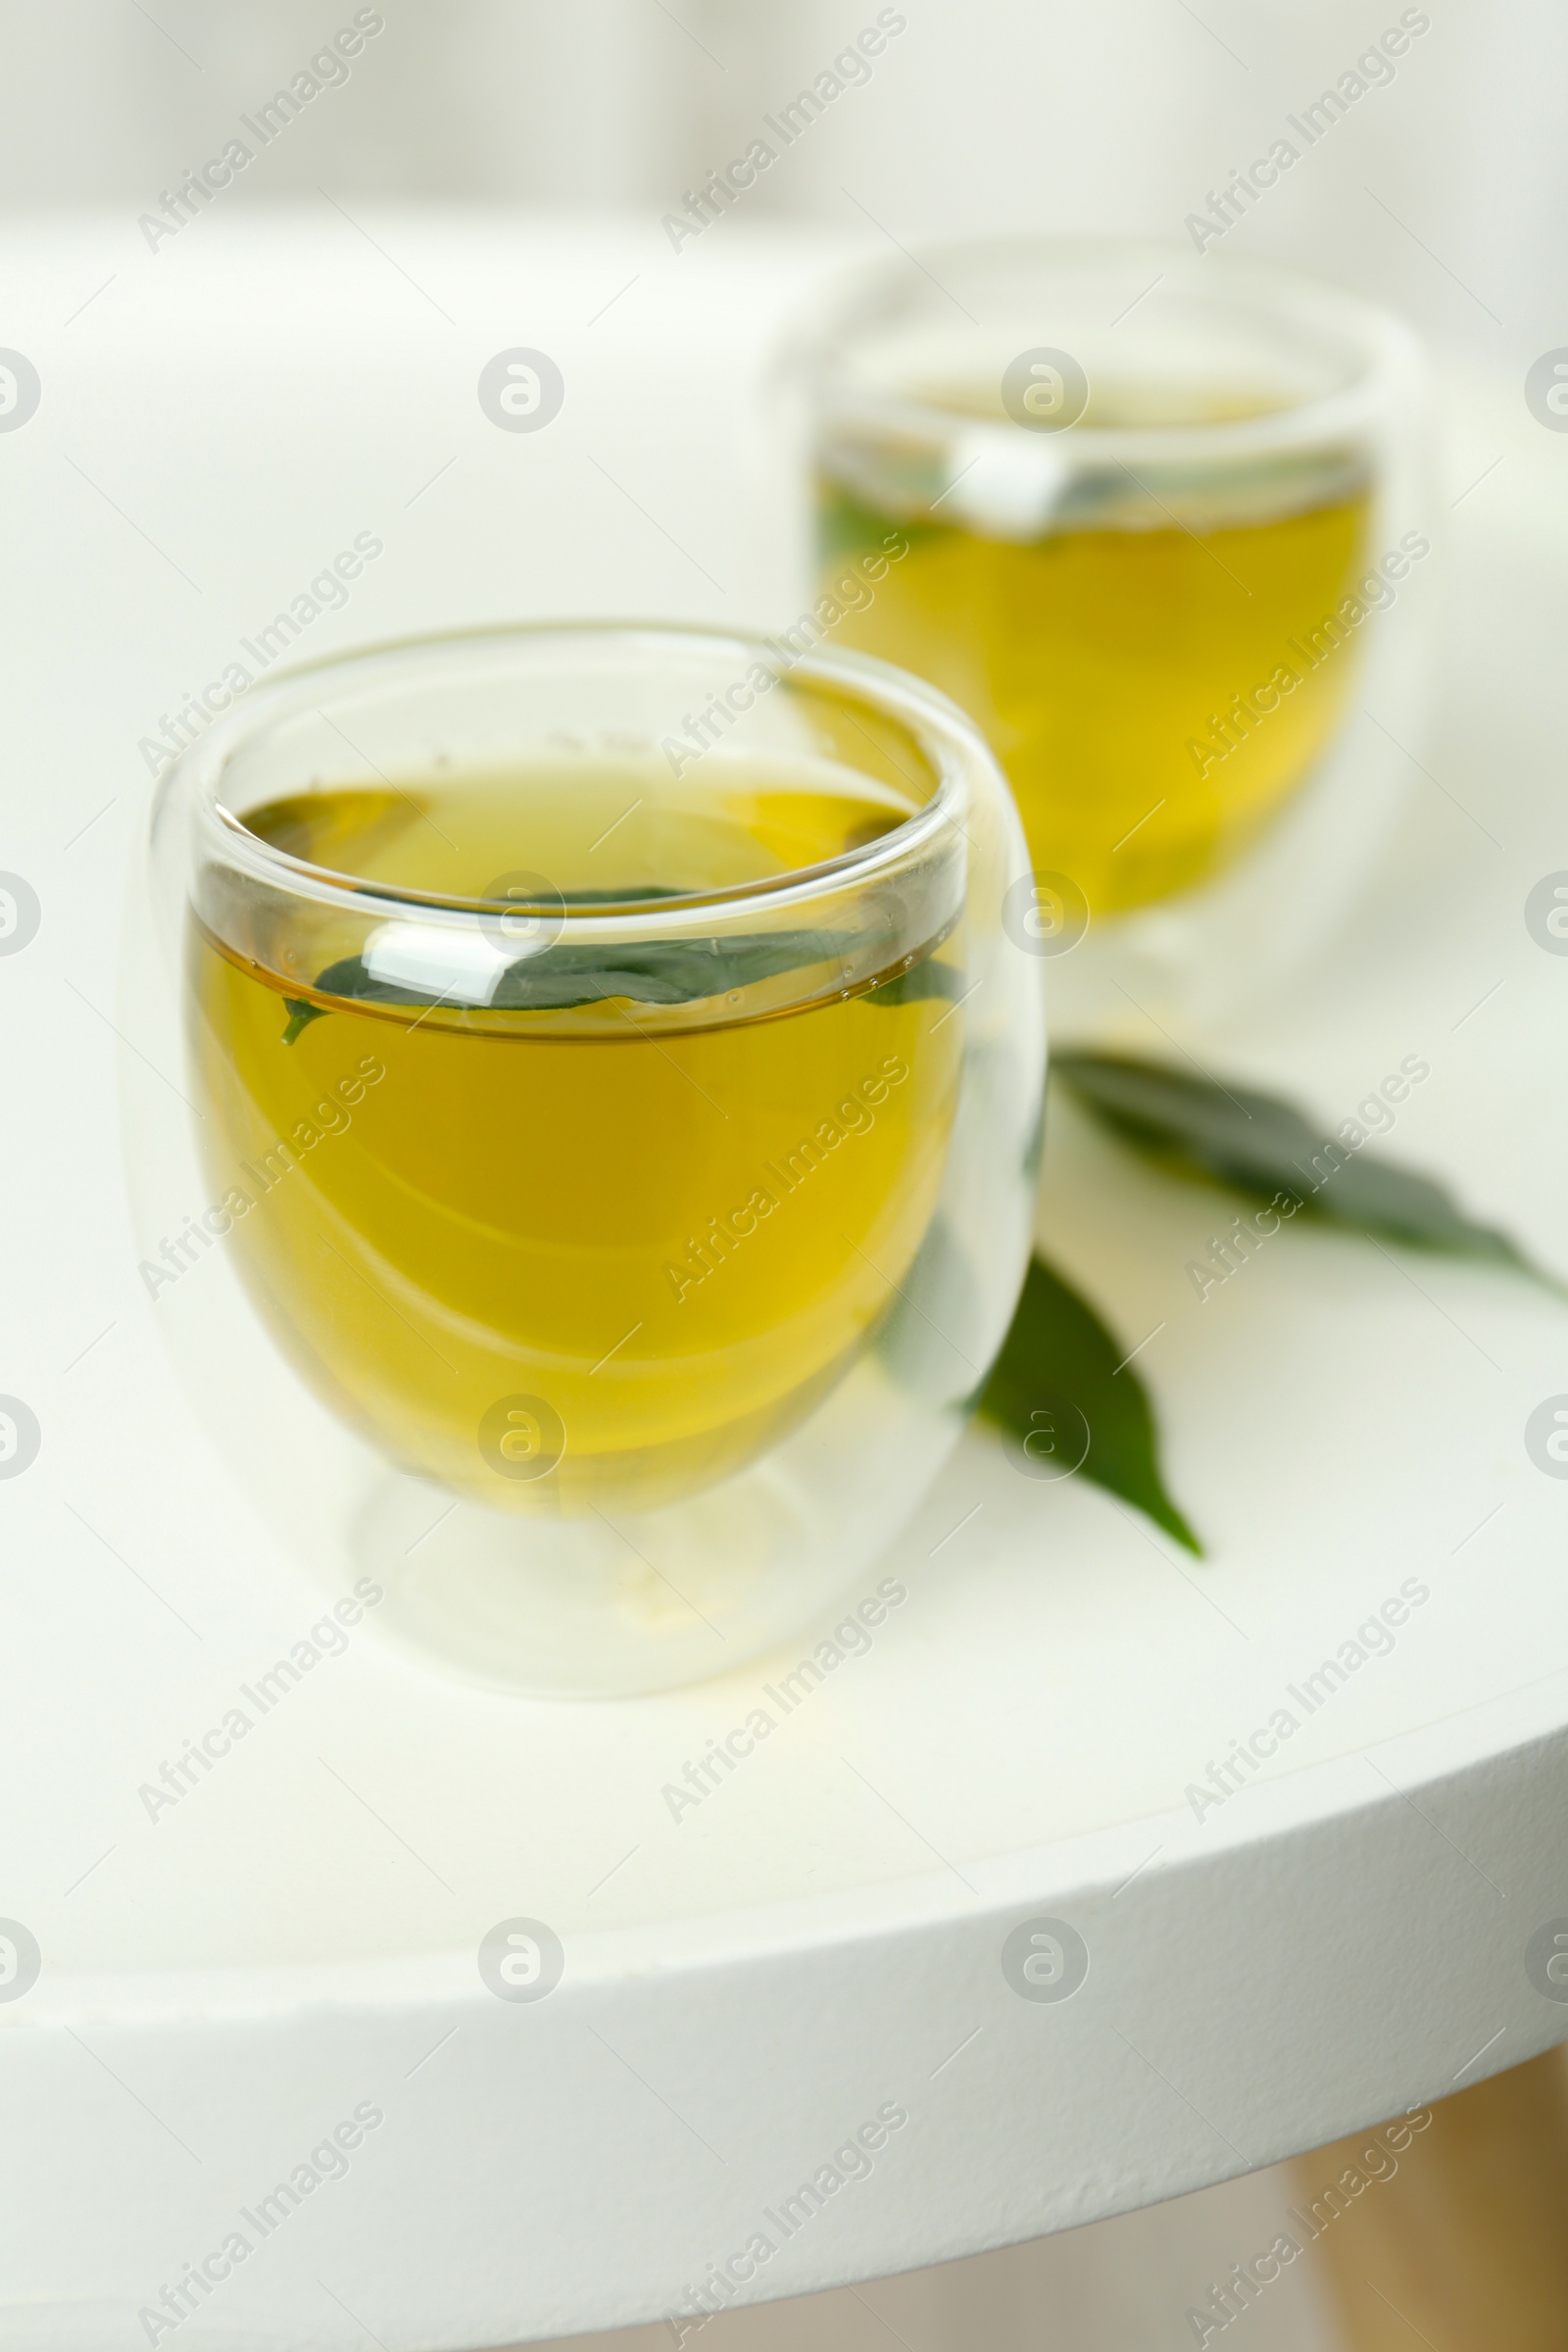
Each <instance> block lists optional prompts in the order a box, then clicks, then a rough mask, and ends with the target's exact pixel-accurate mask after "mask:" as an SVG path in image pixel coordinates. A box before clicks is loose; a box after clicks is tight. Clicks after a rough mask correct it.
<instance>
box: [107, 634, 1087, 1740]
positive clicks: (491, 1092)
mask: <svg viewBox="0 0 1568 2352" xmlns="http://www.w3.org/2000/svg"><path fill="white" fill-rule="evenodd" d="M153 844H154V849H153V856H154V879H155V885H156V891H157V897H158V904H159V907H160V919H161V927H162V929H163V931H164V934H165V936H166V939H167V941H168V942H169V943H170V947H171V951H172V963H171V968H172V972H173V974H174V985H173V989H172V1001H173V1000H174V999H177V1013H178V1020H179V1025H180V1028H181V1030H182V1040H181V1044H180V1047H179V1053H180V1057H181V1058H182V1060H183V1064H184V1070H185V1078H184V1082H183V1092H184V1094H185V1095H186V1097H187V1098H188V1100H189V1103H190V1106H191V1108H192V1110H193V1111H194V1113H195V1116H194V1118H193V1119H190V1118H182V1119H181V1121H180V1130H181V1135H182V1136H183V1137H185V1138H186V1139H187V1140H186V1141H185V1143H184V1146H183V1156H182V1155H181V1152H178V1151H172V1152H165V1155H164V1160H163V1163H162V1171H163V1172H162V1175H161V1177H160V1178H156V1179H155V1180H154V1181H153V1182H152V1183H151V1186H150V1188H149V1187H147V1186H144V1187H143V1221H144V1225H145V1227H146V1230H147V1232H148V1234H149V1235H151V1234H152V1232H153V1229H154V1227H155V1226H156V1227H157V1228H158V1229H159V1231H160V1232H161V1234H162V1236H163V1238H164V1240H165V1241H166V1242H167V1239H168V1235H169V1232H170V1230H171V1227H172V1226H177V1225H178V1223H179V1219H178V1216H177V1214H176V1211H177V1210H178V1208H179V1207H180V1205H181V1204H183V1205H184V1206H185V1208H187V1209H190V1208H191V1206H192V1204H193V1203H195V1202H197V1201H199V1202H200V1203H201V1204H202V1205H201V1208H200V1210H199V1211H197V1212H196V1213H195V1214H194V1215H188V1216H187V1217H186V1219H185V1228H186V1230H187V1232H188V1233H189V1234H190V1235H191V1236H193V1246H192V1250H191V1258H190V1262H189V1263H188V1264H187V1263H185V1262H184V1260H183V1259H182V1258H176V1257H173V1256H171V1257H170V1258H169V1259H168V1260H167V1262H168V1263H169V1264H171V1265H176V1264H177V1265H178V1269H179V1270H178V1276H177V1279H173V1278H172V1279H171V1280H170V1281H169V1282H168V1284H167V1285H165V1286H153V1285H150V1286H149V1287H153V1288H154V1292H155V1303H156V1305H157V1307H158V1310H159V1312H160V1314H161V1315H163V1316H165V1317H167V1318H168V1319H169V1323H168V1327H169V1328H170V1329H171V1331H172V1332H175V1331H177V1332H180V1333H182V1334H183V1339H182V1340H181V1341H180V1342H179V1343H178V1344H177V1349H176V1351H179V1352H182V1354H183V1356H184V1360H186V1362H187V1365H188V1367H189V1369H190V1370H191V1372H192V1374H193V1385H194V1387H195V1388H196V1389H197V1390H198V1391H199V1392H200V1393H201V1395H202V1397H203V1400H204V1402H205V1403H206V1405H207V1406H208V1408H209V1410H210V1411H211V1412H214V1413H216V1415H217V1417H218V1419H219V1421H220V1422H221V1426H222V1428H223V1430H224V1432H225V1444H226V1445H227V1446H228V1448H229V1450H230V1452H231V1453H232V1454H235V1455H237V1456H238V1457H240V1458H241V1459H242V1461H243V1464H244V1465H245V1466H247V1467H248V1468H249V1469H250V1470H251V1471H252V1472H253V1473H255V1474H256V1482H257V1484H258V1485H259V1487H261V1488H263V1489H265V1490H266V1491H267V1492H268V1494H269V1495H270V1503H271V1506H272V1510H273V1515H274V1518H275V1517H276V1516H277V1515H278V1513H279V1511H280V1512H281V1515H282V1518H283V1521H284V1524H285V1526H286V1527H287V1530H288V1532H289V1535H290V1537H291V1539H292V1541H293V1543H294V1544H295V1546H296V1548H300V1549H303V1550H309V1551H311V1552H312V1553H313V1554H323V1553H324V1554H326V1555H328V1557H327V1559H326V1563H325V1565H326V1573H327V1574H328V1575H329V1576H335V1577H338V1578H341V1579H342V1580H343V1585H344V1589H345V1590H348V1589H350V1588H351V1587H352V1586H353V1584H354V1581H355V1579H356V1578H358V1577H365V1578H368V1579H369V1580H371V1581H372V1582H373V1584H374V1586H375V1588H376V1589H377V1590H378V1592H380V1593H383V1594H384V1595H385V1598H384V1600H383V1601H381V1602H380V1603H378V1605H377V1613H376V1615H377V1623H379V1624H381V1625H383V1626H385V1627H388V1628H389V1629H391V1630H392V1631H393V1632H394V1633H395V1634H398V1635H400V1636H401V1637H402V1638H403V1639H405V1640H406V1641H408V1642H410V1643H412V1644H413V1645H414V1646H415V1647H416V1648H417V1649H419V1650H420V1651H422V1652H423V1653H424V1654H425V1655H432V1654H433V1655H437V1656H444V1657H445V1658H446V1659H447V1660H448V1661H449V1662H450V1663H452V1664H455V1665H457V1666H458V1667H460V1668H461V1669H462V1670H463V1671H464V1672H466V1673H468V1674H472V1675H475V1676H477V1677H479V1678H480V1679H484V1680H488V1681H490V1682H493V1683H498V1684H502V1685H505V1686H507V1687H511V1688H521V1689H525V1690H531V1691H546V1692H556V1693H592V1692H601V1691H626V1690H636V1689H647V1688H653V1687H657V1686H659V1685H661V1684H667V1683H672V1682H678V1681H683V1680H687V1679H690V1678H692V1677H694V1676H700V1675H703V1674H709V1673H716V1672H719V1671H721V1670H724V1669H727V1668H729V1667H731V1666H733V1665H735V1664H737V1663H738V1662H739V1661H740V1660H741V1659H742V1658H744V1657H745V1656H747V1655H748V1654H750V1653H751V1652H753V1651H755V1650H757V1649H760V1648H761V1647H764V1646H766V1645H768V1644H769V1643H771V1642H776V1641H778V1640H780V1639H782V1638H783V1637H784V1635H785V1634H787V1633H790V1632H793V1631H794V1630H796V1629H797V1628H798V1627H799V1625H800V1624H801V1623H802V1622H803V1621H804V1620H805V1619H807V1618H809V1616H810V1615H811V1614H812V1612H813V1611H816V1610H819V1609H821V1608H825V1607H826V1606H828V1604H829V1603H830V1602H832V1601H834V1600H835V1599H837V1598H839V1597H841V1596H842V1595H843V1594H844V1593H846V1591H847V1590H849V1589H850V1588H851V1587H852V1586H853V1584H854V1580H855V1578H856V1577H857V1576H858V1575H861V1576H870V1583H869V1585H868V1588H867V1590H868V1591H869V1592H872V1593H874V1589H875V1584H876V1578H875V1577H874V1576H871V1574H870V1572H871V1570H872V1567H873V1564H874V1563H875V1561H876V1558H877V1555H878V1554H879V1553H880V1552H881V1551H882V1550H883V1549H884V1548H885V1547H886V1545H887V1544H888V1543H889V1541H890V1540H891V1538H892V1537H893V1536H894V1534H895V1533H896V1532H897V1529H898V1527H899V1526H900V1524H901V1523H902V1521H903V1520H904V1519H905V1518H906V1517H907V1514H908V1512H909V1511H910V1510H911V1509H912V1508H913V1507H914V1505H915V1503H916V1502H917V1501H918V1499H919V1497H920V1495H922V1494H923V1492H924V1491H925V1489H926V1488H927V1487H928V1486H929V1484H930V1483H931V1480H932V1479H933V1477H934V1476H935V1475H936V1472H937V1470H938V1468H939V1467H940V1465H941V1462H942V1460H943V1458H944V1457H945V1455H946V1454H947V1452H948V1450H949V1449H950V1447H951V1446H952V1445H953V1443H954V1441H955V1440H956V1437H957V1435H958V1433H959V1431H960V1429H961V1427H962V1425H963V1421H964V1418H965V1415H966V1412H967V1410H968V1407H969V1404H970V1402H971V1401H972V1399H973V1397H974V1394H975V1392H976V1390H977V1388H978V1387H979V1386H980V1384H981V1383H982V1381H983V1379H984V1376H985V1373H986V1370H987V1368H988V1366H989V1364H990V1363H991V1361H992V1358H993V1356H994V1355H995V1353H996V1350H997V1348H999V1346H1000V1344H1001V1342H1002V1339H1003V1337H1004V1335H1005V1330H1006V1327H1007V1323H1008V1319H1009V1316H1010V1314H1011V1310H1012V1306H1013V1303H1014V1300H1015V1298H1016V1295H1017V1291H1018V1288H1019V1285H1020V1282H1021V1280H1022V1275H1023V1271H1024V1267H1025V1264H1026V1262H1027V1253H1028V1249H1029V1235H1030V1227H1031V1206H1032V1197H1033V1181H1034V1165H1035V1158H1036V1154H1037V1151H1038V1140H1039V1123H1040V1104H1041V1091H1042V1085H1043V1079H1044V1067H1045V1046H1044V1033H1043V1016H1042V1008H1041V1001H1040V971H1041V962H1040V958H1039V957H1038V956H1037V955H1035V954H1033V953H1032V952H1031V947H1030V943H1029V941H1028V939H1027V937H1026V936H1025V935H1023V934H1022V933H1020V931H1019V927H1018V925H1017V923H1016V922H1015V921H1007V920H1005V903H1006V902H1007V894H1008V892H1009V890H1011V891H1013V892H1014V893H1016V890H1017V887H1018V885H1019V883H1020V881H1022V882H1023V884H1024V886H1025V888H1027V886H1028V879H1027V878H1028V857H1027V852H1026V849H1025V846H1024V842H1023V838H1022V834H1021V830H1020V828H1019V825H1018V821H1017V817H1016V814H1015V812H1014V809H1013V808H1012V804H1011V802H1010V800H1009V798H1008V795H1007V793H1006V789H1005V785H1004V783H1003V781H1002V778H1001V776H1000V774H999V772H998V770H997V767H996V764H995V762H994V760H992V758H991V756H990V754H989V752H988V751H987V749H986V747H985V744H984V742H983V741H982V739H981V738H980V736H979V734H978V732H977V731H976V729H975V728H974V727H973V726H972V724H971V723H970V722H969V721H968V720H967V719H965V718H964V717H963V716H962V714H961V713H960V712H959V711H956V709H954V708H953V706H952V705H951V704H949V703H948V702H947V701H946V700H945V699H944V698H943V697H942V696H941V695H940V694H938V693H936V692H935V691H933V690H932V689H931V688H930V687H929V686H928V685H926V684H925V683H923V682H921V681H918V680H916V679H913V678H910V677H907V676H905V675H902V674H900V673H899V672H897V671H895V670H893V669H891V668H888V667H887V666H885V665H884V664H882V663H880V662H875V661H870V660H867V659H865V658H863V657H859V656H856V655H853V654H850V653H841V652H838V651H833V652H827V653H813V654H809V655H806V656H799V655H796V654H794V653H793V652H791V651H790V650H789V649H788V648H780V647H778V646H775V645H773V644H771V643H770V642H769V641H767V640H765V639H763V638H760V637H751V636H747V635H742V634H730V633H720V632H704V631H699V630H691V629H680V628H660V627H635V626H624V627H622V626H603V627H600V626H588V625H583V626H566V625H562V626H540V627H519V628H504V629H493V630H485V631H479V632H475V633H471V634H466V635H459V636H453V637H446V638H438V639H432V640H429V641H426V642H420V643H412V644H406V645H399V646H393V647H388V648H386V649H383V650H377V651H372V652H369V653H365V654H359V655H355V656H351V657H348V658H345V659H343V660H339V661H333V662H327V663H324V664H322V665H320V666H319V667H316V668H313V669H310V670H305V671H300V672H298V673H295V674H294V675H293V676H291V677H286V678H279V679H278V680H277V681H275V682H273V683H269V684H266V685H261V686H258V687H256V688H254V689H252V690H251V692H249V693H248V694H247V696H246V698H245V700H244V702H243V704H241V705H240V706H238V707H237V708H236V709H235V710H234V711H232V712H231V713H230V714H228V715H227V716H225V717H224V718H222V719H221V720H220V721H219V722H218V723H216V724H215V725H214V726H213V727H212V728H211V729H210V730H209V731H208V733H207V734H206V735H205V736H204V737H203V738H202V740H201V741H200V742H199V743H198V744H196V745H195V746H194V747H192V749H191V750H190V751H189V752H187V753H186V754H185V755H184V757H183V758H182V759H181V760H180V761H179V762H178V764H177V766H176V767H175V768H174V769H173V770H172V771H171V773H170V774H169V776H168V777H167V779H166V781H165V783H164V785H163V787H162V789H161V793H160V798H159V803H158V807H157V811H156V815H155V820H154V832H153ZM189 1139H193V1145H192V1142H191V1141H190V1140H189ZM154 1158H155V1160H156V1154H155V1155H154ZM181 1188H182V1189H181ZM194 1242H200V1244H201V1249H200V1250H199V1252H198V1251H197V1250H196V1249H195V1248H194ZM145 1246H146V1247H147V1248H148V1249H149V1252H150V1262H152V1263H154V1264H156V1263H157V1262H158V1261H157V1259H156V1253H155V1251H154V1245H153V1244H152V1242H151V1241H150V1240H149V1242H148V1243H147V1244H146V1245H145ZM166 1290H167V1296H166V1295H165V1291H166ZM852 1597H853V1594H852Z"/></svg>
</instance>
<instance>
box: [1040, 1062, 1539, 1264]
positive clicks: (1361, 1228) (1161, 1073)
mask: <svg viewBox="0 0 1568 2352" xmlns="http://www.w3.org/2000/svg"><path fill="white" fill-rule="evenodd" d="M1051 1066H1052V1074H1053V1075H1054V1077H1056V1078H1059V1079H1060V1080H1061V1081H1062V1083H1063V1084H1064V1085H1066V1086H1068V1087H1070V1088H1071V1089H1072V1091H1073V1093H1074V1094H1075V1095H1077V1096H1078V1098H1079V1099H1080V1101H1081V1102H1083V1103H1086V1104H1087V1105H1088V1107H1089V1108H1090V1110H1092V1111H1093V1112H1094V1113H1095V1115H1096V1116H1097V1117H1098V1118H1099V1119H1100V1120H1101V1121H1102V1122H1103V1125H1105V1126H1106V1127H1108V1128H1109V1129H1110V1130H1111V1132H1112V1133H1113V1134H1115V1135H1117V1136H1119V1137H1120V1138H1121V1139H1122V1141H1123V1142H1124V1143H1128V1144H1131V1145H1132V1146H1133V1147H1134V1148H1135V1149H1136V1150H1137V1151H1140V1152H1144V1153H1145V1154H1146V1155H1147V1156H1148V1157H1150V1158H1152V1159H1154V1160H1156V1161H1157V1162H1159V1163H1160V1164H1161V1165H1162V1166H1165V1167H1168V1168H1171V1169H1172V1170H1174V1171H1175V1172H1176V1173H1177V1174H1180V1175H1185V1176H1195V1177H1204V1178H1207V1179H1209V1180H1210V1181H1213V1182H1217V1183H1220V1184H1227V1185H1230V1186H1231V1187H1232V1188H1233V1189H1234V1190H1235V1191H1237V1192H1240V1193H1245V1194H1247V1195H1248V1196H1250V1198H1251V1199H1252V1200H1254V1201H1273V1200H1275V1199H1276V1198H1277V1196H1279V1195H1281V1194H1284V1195H1285V1196H1287V1197H1288V1198H1289V1199H1291V1200H1293V1201H1296V1202H1297V1204H1298V1206H1299V1208H1301V1209H1303V1210H1304V1211H1306V1213H1307V1214H1308V1215H1311V1216H1314V1217H1322V1218H1324V1219H1326V1220H1327V1221H1328V1222H1329V1223H1331V1224H1335V1225H1343V1226H1346V1227H1348V1229H1350V1230H1351V1231H1353V1232H1356V1233H1362V1234H1369V1235H1376V1236H1381V1237H1382V1238H1383V1239H1385V1240H1387V1241H1392V1242H1401V1243H1403V1244H1405V1245H1406V1246H1407V1247H1409V1248H1412V1249H1417V1250H1444V1251H1447V1252H1449V1253H1450V1254H1453V1255H1457V1256H1465V1257H1480V1258H1488V1259H1490V1260H1491V1261H1492V1262H1493V1263H1494V1264H1497V1265H1508V1266H1513V1267H1515V1268H1517V1269H1518V1270H1519V1271H1520V1272H1522V1273H1525V1274H1530V1275H1533V1276H1534V1277H1535V1278H1536V1279H1537V1280H1538V1281H1541V1282H1544V1283H1546V1284H1547V1285H1548V1286H1549V1287H1550V1288H1552V1289H1554V1290H1555V1289H1560V1288H1561V1287H1562V1286H1561V1285H1560V1284H1559V1283H1557V1282H1556V1281H1555V1279H1554V1278H1553V1277H1552V1276H1551V1275H1549V1274H1546V1273H1544V1271H1543V1270H1542V1269H1541V1268H1540V1267H1539V1266H1534V1265H1532V1264H1531V1262H1530V1260H1529V1258H1528V1257H1526V1256H1525V1254H1524V1252H1523V1251H1522V1250H1520V1249H1519V1248H1518V1247H1517V1246H1516V1245H1515V1244H1514V1243H1513V1242H1511V1241H1510V1240H1509V1238H1508V1236H1507V1235H1506V1234H1505V1233H1499V1232H1498V1231H1497V1230H1496V1228H1495V1226H1491V1225H1481V1224H1478V1223H1477V1222H1476V1221H1475V1220H1474V1219H1473V1218H1472V1217H1469V1216H1467V1215H1466V1214H1465V1212H1464V1210H1463V1209H1462V1208H1461V1207H1460V1206H1459V1204H1458V1202H1457V1201H1455V1200H1454V1199H1453V1196H1452V1195H1451V1194H1450V1193H1449V1192H1448V1191H1447V1190H1446V1187H1445V1186H1443V1185H1441V1184H1439V1183H1437V1182H1436V1181H1435V1179H1433V1178H1432V1177H1429V1176H1418V1175H1416V1174H1415V1173H1414V1172H1413V1171H1412V1170H1410V1169H1407V1168H1397V1167H1394V1166H1392V1165H1391V1164H1390V1163H1389V1161H1387V1160H1383V1159H1374V1158H1372V1157H1371V1156H1370V1155H1369V1153H1368V1152H1367V1148H1366V1147H1367V1142H1368V1140H1369V1139H1368V1138H1367V1136H1366V1132H1365V1130H1364V1129H1361V1133H1362V1141H1361V1142H1360V1143H1359V1144H1357V1143H1352V1142H1350V1141H1349V1140H1348V1138H1347V1137H1346V1135H1345V1133H1344V1130H1343V1128H1342V1130H1341V1132H1340V1134H1339V1135H1337V1136H1324V1135H1323V1134H1322V1133H1321V1132H1320V1131H1319V1130H1318V1129H1316V1128H1314V1127H1312V1126H1311V1125H1309V1123H1308V1121H1307V1120H1306V1119H1305V1118H1304V1117H1303V1115H1302V1114H1301V1112H1300V1111H1299V1110H1297V1109H1296V1108H1295V1107H1294V1105H1293V1104H1291V1103H1284V1102H1282V1101H1281V1100H1280V1099H1279V1097H1278V1096H1277V1095H1265V1094H1260V1093H1259V1092H1257V1090H1256V1089H1255V1088H1250V1087H1245V1086H1240V1085H1238V1086H1234V1087H1225V1086H1221V1085H1220V1084H1219V1083H1218V1082H1217V1081H1216V1080H1213V1079H1208V1078H1204V1077H1201V1075H1198V1074H1197V1073H1192V1074H1189V1073H1188V1072H1187V1071H1185V1070H1178V1069H1175V1068H1172V1067H1171V1066H1170V1065H1169V1064H1167V1063H1161V1062H1152V1061H1140V1060H1138V1059H1136V1058H1135V1057H1134V1056H1132V1055H1130V1054H1055V1055H1054V1056H1053V1059H1052V1065H1051ZM1345 1124H1346V1125H1347V1126H1349V1125H1351V1124H1354V1125H1355V1126H1356V1127H1357V1128H1358V1129H1360V1128H1361V1123H1360V1122H1359V1121H1354V1122H1351V1121H1346V1122H1345Z"/></svg>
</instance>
